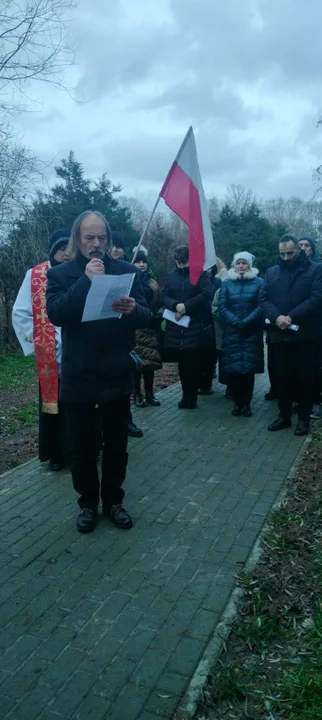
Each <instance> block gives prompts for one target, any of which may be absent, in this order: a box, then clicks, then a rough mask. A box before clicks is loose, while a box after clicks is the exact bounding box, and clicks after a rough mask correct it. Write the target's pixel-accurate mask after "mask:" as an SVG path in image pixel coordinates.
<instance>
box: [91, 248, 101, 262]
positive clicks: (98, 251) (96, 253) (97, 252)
mask: <svg viewBox="0 0 322 720" xmlns="http://www.w3.org/2000/svg"><path fill="white" fill-rule="evenodd" d="M88 257H89V258H90V259H92V258H93V257H96V258H99V260H103V257H104V253H103V250H101V248H91V250H89V251H88Z"/></svg>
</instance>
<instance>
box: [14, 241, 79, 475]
mask: <svg viewBox="0 0 322 720" xmlns="http://www.w3.org/2000/svg"><path fill="white" fill-rule="evenodd" d="M69 236H70V232H69V230H67V229H66V228H61V229H59V230H56V231H55V232H53V233H52V235H50V238H49V261H46V262H42V263H40V265H36V267H34V268H32V269H31V270H28V271H27V273H26V276H25V278H24V281H23V283H22V285H21V288H20V290H19V292H18V295H17V298H16V300H15V303H14V305H13V309H12V325H13V329H14V331H15V334H16V337H17V339H18V340H19V343H20V345H21V348H22V350H23V353H24V355H32V354H35V356H36V365H37V374H38V381H39V450H38V453H39V460H40V462H46V461H48V460H49V469H50V470H52V471H58V470H62V468H63V467H64V466H65V464H66V462H67V455H68V441H67V432H66V423H65V417H64V410H63V406H62V405H61V403H60V402H59V400H58V389H59V376H60V368H61V352H62V346H61V331H60V328H59V327H54V326H53V325H52V324H51V323H50V322H49V320H48V316H47V313H46V287H47V270H48V269H49V268H50V267H54V266H55V265H60V264H61V263H64V262H65V261H66V260H68V253H67V247H68V243H69Z"/></svg>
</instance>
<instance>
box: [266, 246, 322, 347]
mask: <svg viewBox="0 0 322 720" xmlns="http://www.w3.org/2000/svg"><path fill="white" fill-rule="evenodd" d="M260 303H261V307H262V310H263V313H264V317H265V319H266V318H267V319H268V320H269V321H270V323H271V325H268V334H267V341H268V342H269V343H271V342H274V343H275V342H301V341H304V342H313V341H317V339H318V335H319V334H320V332H321V330H320V329H321V316H322V264H317V263H312V262H311V261H310V260H309V258H308V257H307V255H306V254H305V252H303V250H302V251H301V252H300V254H299V256H298V258H297V259H296V261H295V262H294V263H288V262H282V261H281V262H280V264H279V265H274V266H273V267H271V268H269V269H268V270H267V273H266V277H265V282H264V285H263V287H262V289H261V293H260ZM279 315H288V316H289V317H290V318H291V319H292V323H293V324H294V325H299V329H298V331H297V332H295V331H293V330H280V328H278V327H277V326H276V325H275V320H276V318H277V317H278V316H279Z"/></svg>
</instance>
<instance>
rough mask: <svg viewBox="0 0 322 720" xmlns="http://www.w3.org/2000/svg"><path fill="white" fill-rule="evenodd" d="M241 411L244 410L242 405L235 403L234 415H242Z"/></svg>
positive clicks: (232, 412)
mask: <svg viewBox="0 0 322 720" xmlns="http://www.w3.org/2000/svg"><path fill="white" fill-rule="evenodd" d="M241 412H242V409H241V407H240V405H237V403H235V405H234V407H233V409H232V411H231V414H232V415H234V417H238V416H239V415H241Z"/></svg>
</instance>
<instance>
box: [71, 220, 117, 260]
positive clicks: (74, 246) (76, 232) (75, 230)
mask: <svg viewBox="0 0 322 720" xmlns="http://www.w3.org/2000/svg"><path fill="white" fill-rule="evenodd" d="M89 215H96V216H97V217H98V218H100V220H103V222H104V224H105V228H106V236H107V250H108V252H110V251H111V250H112V231H111V228H110V226H109V224H108V222H107V220H106V217H104V215H103V214H102V213H101V212H99V211H98V210H85V212H82V213H81V214H80V215H78V217H77V218H76V220H74V222H73V227H72V229H71V233H70V240H69V245H68V249H67V252H68V255H69V257H70V258H71V259H72V258H74V257H75V256H76V254H77V251H78V249H79V241H80V228H81V224H82V222H83V220H85V218H87V217H88V216H89Z"/></svg>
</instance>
